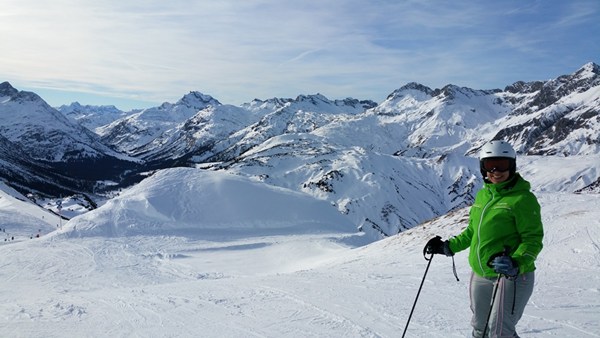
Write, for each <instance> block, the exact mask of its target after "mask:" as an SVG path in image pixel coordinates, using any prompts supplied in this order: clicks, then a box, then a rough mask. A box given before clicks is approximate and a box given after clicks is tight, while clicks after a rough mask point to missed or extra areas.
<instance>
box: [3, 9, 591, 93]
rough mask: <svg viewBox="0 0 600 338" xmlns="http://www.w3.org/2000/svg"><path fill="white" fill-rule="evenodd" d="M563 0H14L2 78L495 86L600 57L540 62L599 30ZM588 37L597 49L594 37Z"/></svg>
mask: <svg viewBox="0 0 600 338" xmlns="http://www.w3.org/2000/svg"><path fill="white" fill-rule="evenodd" d="M563 3H564V2H562V1H549V2H546V1H544V2H543V4H541V3H540V2H534V3H531V5H530V6H528V7H523V5H522V2H520V1H516V0H513V1H502V2H489V3H473V2H471V1H462V0H457V1H454V2H452V4H451V5H450V4H449V3H448V2H446V1H441V0H434V1H427V2H423V1H391V0H390V1H387V0H378V1H367V2H365V1H360V0H332V1H316V0H308V1H296V2H288V1H285V2H283V1H275V0H247V1H234V0H222V1H208V0H206V1H192V0H172V1H158V0H151V1H147V0H144V1H141V0H131V1H120V0H119V1H117V0H105V1H97V2H89V1H85V0H55V1H52V2H39V1H34V0H6V1H4V2H3V5H2V12H1V14H0V18H1V20H0V45H2V46H3V48H2V52H1V53H0V80H2V81H4V80H10V81H15V82H17V83H20V84H22V85H24V86H29V87H35V86H44V87H46V88H54V89H59V90H65V91H80V92H86V93H95V94H99V95H106V96H120V97H131V98H137V99H140V98H142V99H144V100H147V101H155V102H162V101H173V100H176V99H178V98H179V97H180V96H181V95H183V94H185V93H186V92H188V91H190V90H200V91H203V92H206V93H208V94H211V95H213V96H215V97H217V98H218V99H219V100H221V101H223V102H228V103H236V104H237V103H242V102H245V101H248V100H251V99H252V98H255V97H258V98H266V97H272V96H286V97H290V96H295V95H298V94H304V93H314V92H321V93H323V94H325V95H327V96H330V97H346V96H354V97H357V98H372V99H375V100H380V99H383V98H384V97H385V96H387V94H389V93H390V92H391V91H392V90H394V89H396V88H398V87H399V86H402V85H403V84H404V83H406V82H408V81H418V82H422V83H424V84H426V85H429V86H441V85H444V84H447V83H455V84H459V85H466V86H472V87H475V88H477V87H480V88H489V87H494V86H500V85H505V84H509V83H510V82H511V81H513V80H518V79H521V76H524V75H523V74H522V70H524V69H530V71H531V73H530V74H529V75H527V76H534V75H535V74H544V75H543V78H547V77H550V76H554V75H557V74H560V73H561V72H562V73H564V72H566V71H569V72H570V71H573V70H574V68H576V67H579V66H580V65H581V64H583V63H584V62H587V61H598V60H577V59H576V58H575V61H574V62H579V63H580V64H572V65H569V67H570V68H569V69H553V68H551V67H552V64H551V63H550V64H546V63H544V62H539V61H540V60H541V59H546V58H548V59H557V58H561V57H563V56H564V54H567V53H569V54H575V53H582V51H581V50H569V51H561V50H560V48H555V47H553V46H560V45H561V44H563V43H564V42H565V40H571V41H572V40H577V39H584V38H585V36H588V37H589V36H591V35H590V34H592V35H593V33H594V32H595V33H596V35H598V34H599V32H598V30H599V25H600V24H599V23H598V22H599V21H600V18H598V16H599V15H598V5H596V4H595V2H589V1H583V0H582V1H579V0H575V1H571V2H569V5H563ZM565 8H567V9H568V10H567V11H566V12H565V11H564V9H565ZM553 11H554V12H553ZM563 12H564V13H567V14H561V13H563ZM583 21H585V22H586V24H585V26H586V29H587V32H586V33H587V35H585V36H584V35H580V34H581V32H582V31H580V30H579V29H580V28H581V26H582V25H580V24H579V23H580V22H583ZM559 26H561V27H563V30H562V32H561V33H560V34H552V33H553V32H554V33H555V32H556V31H557V30H558V28H557V27H559ZM578 48H587V49H588V50H587V51H585V52H587V54H585V53H583V54H585V55H589V54H590V53H591V54H593V53H595V54H594V55H596V56H597V55H600V51H599V47H598V44H597V43H596V44H588V45H587V47H586V46H584V45H583V44H582V45H581V46H578ZM532 65H533V66H532ZM541 65H544V67H542V66H541ZM554 65H555V66H556V64H554ZM515 69H517V70H518V71H515ZM509 79H510V80H509Z"/></svg>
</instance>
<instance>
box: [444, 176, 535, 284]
mask: <svg viewBox="0 0 600 338" xmlns="http://www.w3.org/2000/svg"><path fill="white" fill-rule="evenodd" d="M530 189H531V185H530V184H529V182H527V181H526V180H525V179H523V178H522V177H521V176H520V175H519V174H518V173H517V174H515V176H514V177H513V178H512V179H511V180H509V181H506V182H502V183H498V184H492V183H488V182H486V183H484V186H483V188H482V189H481V190H479V192H477V195H476V196H475V203H474V204H473V206H472V207H471V209H470V212H469V225H468V226H467V228H466V229H465V230H464V231H463V232H462V233H461V234H460V235H458V236H456V237H453V238H451V239H449V240H448V241H449V244H450V250H452V252H455V253H456V252H459V251H462V250H465V249H466V248H470V250H469V265H471V268H472V269H473V271H474V272H475V273H476V274H478V275H480V276H482V277H496V276H497V275H498V274H497V273H496V272H495V271H494V269H493V268H491V267H489V266H488V261H489V260H490V257H492V256H494V255H496V254H500V253H502V252H504V251H505V249H506V250H508V254H509V255H510V257H511V258H512V259H513V260H514V261H515V262H517V265H518V267H519V273H520V274H522V273H526V272H531V271H533V270H535V263H534V262H535V259H536V257H537V255H538V254H539V253H540V251H541V250H542V239H543V237H544V229H543V226H542V218H541V215H540V205H539V203H538V201H537V198H536V197H535V196H534V195H533V193H532V192H531V190H530Z"/></svg>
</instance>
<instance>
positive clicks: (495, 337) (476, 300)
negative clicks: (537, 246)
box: [469, 272, 535, 338]
mask: <svg viewBox="0 0 600 338" xmlns="http://www.w3.org/2000/svg"><path fill="white" fill-rule="evenodd" d="M496 280H497V278H495V277H494V278H485V277H481V276H478V275H476V274H474V273H472V274H471V282H470V285H469V293H470V297H471V311H473V318H472V319H471V326H473V337H475V338H488V337H489V338H501V337H519V336H518V335H517V331H516V330H515V326H516V325H517V322H519V319H521V316H522V315H523V311H524V310H525V305H527V301H528V300H529V297H530V296H531V294H532V293H533V283H534V281H535V276H534V273H533V272H528V273H525V274H522V275H519V276H517V278H516V279H515V280H514V281H512V280H509V279H507V278H505V277H501V278H500V279H499V283H500V284H499V286H498V292H497V293H496V299H495V301H494V305H493V308H492V314H491V315H490V322H489V325H488V328H487V331H486V336H485V337H482V336H481V335H482V334H483V329H484V328H485V320H486V319H487V317H488V314H489V311H490V304H491V301H492V296H493V295H494V288H495V286H496ZM515 288H516V293H515Z"/></svg>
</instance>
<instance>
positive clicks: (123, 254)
mask: <svg viewBox="0 0 600 338" xmlns="http://www.w3.org/2000/svg"><path fill="white" fill-rule="evenodd" d="M543 164H544V165H552V163H551V162H544V163H543ZM554 169H556V170H560V168H558V167H557V168H554ZM540 170H541V169H540ZM550 172H551V171H550V170H548V171H547V172H546V171H543V170H541V171H540V172H538V174H540V175H535V173H533V172H530V173H529V174H530V175H532V176H542V175H541V174H546V175H550ZM538 182H545V183H544V184H545V187H546V188H550V187H551V186H552V185H553V184H554V183H553V181H552V180H547V181H545V180H543V179H542V180H541V181H538ZM150 183H151V184H150ZM536 187H537V185H536ZM5 189H6V188H5V187H3V188H2V190H5ZM537 194H538V197H539V199H540V203H541V205H542V216H543V221H544V225H545V239H544V250H543V251H542V253H541V254H540V256H539V259H538V271H537V279H536V288H535V291H534V295H533V297H532V299H531V300H530V303H529V305H528V307H527V308H526V311H525V316H524V318H523V320H522V321H521V323H520V325H519V327H518V329H519V332H520V334H521V335H522V336H524V337H534V338H539V337H563V338H575V337H577V338H581V337H600V325H599V322H598V318H599V315H600V298H599V297H598V294H599V292H600V289H599V287H598V286H599V285H600V260H599V259H598V257H599V255H600V242H599V240H598V239H599V238H600V221H599V220H600V211H599V210H600V196H599V195H597V194H587V195H584V194H581V195H578V194H571V193H556V192H539V191H538V192H537ZM252 199H256V200H260V201H261V205H260V206H257V205H256V203H252V202H249V200H252ZM21 203H22V202H21V201H18V200H15V199H13V198H8V197H5V195H2V198H0V209H1V210H2V215H3V217H2V218H0V221H1V222H2V223H3V225H2V227H5V226H7V225H8V224H15V227H17V225H18V226H19V227H22V228H23V229H22V230H20V232H19V231H16V230H17V229H15V232H14V233H15V234H19V233H22V235H24V236H27V234H28V233H29V231H28V230H29V229H27V228H26V227H27V226H28V224H30V223H32V222H35V223H36V224H37V223H38V222H39V220H40V219H41V218H40V216H41V215H46V214H45V213H44V211H43V210H42V209H39V208H35V209H30V208H29V207H28V206H26V204H21ZM323 203H324V202H321V201H316V200H314V199H311V198H310V197H308V196H307V195H304V194H301V193H297V192H291V191H290V190H287V189H281V188H273V187H269V186H267V185H264V184H257V183H256V182H254V181H252V180H248V179H246V178H241V177H237V176H234V175H231V174H226V173H220V172H203V171H200V170H194V169H173V170H167V171H164V172H161V173H159V174H158V175H156V176H154V177H151V178H148V179H147V180H146V181H145V182H143V183H142V184H140V185H138V186H136V187H134V188H132V189H129V190H128V191H125V192H124V193H123V194H122V195H121V196H120V197H119V198H116V199H114V200H112V201H111V202H110V203H107V204H105V205H104V206H103V207H101V208H99V209H98V210H96V211H93V212H90V213H88V214H86V215H84V216H80V217H78V218H75V219H73V220H71V221H70V222H69V223H68V224H66V225H64V226H63V228H62V229H60V230H56V231H54V232H52V233H50V234H44V235H43V236H42V238H39V239H32V240H30V239H28V238H20V239H19V240H15V241H10V242H7V243H3V244H1V245H0V266H1V267H2V269H0V279H1V280H2V285H3V287H2V288H0V318H1V320H0V332H2V335H3V336H7V337H84V336H85V337H99V336H101V337H198V336H202V337H398V336H400V335H401V333H402V331H403V329H404V326H405V324H406V320H407V318H408V314H409V312H410V308H411V306H412V304H413V301H414V297H415V295H416V291H417V288H418V286H419V283H420V281H421V278H422V277H423V272H424V269H425V266H426V262H425V260H424V259H423V256H422V247H423V245H424V244H425V242H426V241H427V239H429V238H430V237H432V236H434V235H441V236H443V237H444V238H447V237H449V236H451V235H455V234H457V233H458V232H460V230H461V229H462V228H463V227H464V226H465V220H466V215H467V209H460V210H457V211H455V212H453V213H452V214H449V215H446V216H443V217H441V218H439V219H437V220H434V221H432V222H430V223H426V224H423V225H421V226H418V227H415V228H413V229H411V230H408V231H405V232H403V233H401V234H399V235H396V236H392V237H390V238H387V239H384V240H381V241H378V242H375V243H372V244H369V245H366V246H365V245H364V244H365V241H364V236H361V235H359V234H358V233H356V232H355V231H354V230H353V229H350V230H348V228H347V226H348V225H351V224H350V223H349V222H347V220H346V219H344V216H342V215H339V214H337V213H331V212H329V211H328V210H330V209H329V208H323V205H324V204H323ZM266 206H267V207H266ZM268 206H270V207H268ZM7 210H8V211H10V212H6V211H7ZM286 216H287V217H286ZM318 222H321V223H322V224H321V226H319V227H317V226H316V223H318ZM307 224H315V226H309V227H307V226H306V225H307ZM128 225H130V227H128ZM169 225H170V226H169ZM50 226H52V224H50V222H49V224H48V227H50ZM111 227H112V229H113V230H115V229H118V230H119V231H100V230H101V229H103V230H106V229H108V228H111ZM323 229H325V230H323ZM456 264H457V268H458V274H459V277H460V278H461V280H460V282H457V281H456V280H455V279H454V277H453V275H452V265H451V260H450V259H448V258H446V257H439V256H436V257H435V258H434V260H433V262H432V264H431V267H430V270H429V274H428V275H427V278H426V282H425V284H424V287H423V291H422V293H421V296H420V298H419V302H418V304H417V307H416V310H415V314H414V315H413V318H412V321H411V323H410V326H409V329H408V333H407V337H465V336H468V334H469V304H468V292H467V284H468V279H469V268H468V266H467V255H466V252H461V253H458V254H457V255H456Z"/></svg>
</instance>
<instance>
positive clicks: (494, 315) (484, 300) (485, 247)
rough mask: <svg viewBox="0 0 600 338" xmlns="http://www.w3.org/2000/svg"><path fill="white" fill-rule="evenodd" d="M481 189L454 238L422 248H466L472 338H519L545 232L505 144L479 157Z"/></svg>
mask: <svg viewBox="0 0 600 338" xmlns="http://www.w3.org/2000/svg"><path fill="white" fill-rule="evenodd" d="M479 163H480V170H481V174H482V175H483V178H484V185H483V188H482V189H481V190H479V191H478V192H477V195H476V197H475V202H474V204H473V206H472V207H471V209H470V212H469V225H468V226H467V228H465V230H464V231H463V232H462V233H461V234H459V235H458V236H456V237H453V238H450V239H449V240H446V241H442V240H441V239H440V237H439V236H437V237H435V238H432V239H431V240H429V242H427V244H426V246H425V251H426V252H427V253H429V254H444V255H446V256H453V255H454V254H455V253H457V252H459V251H462V250H465V249H467V248H469V265H470V266H471V268H472V270H473V272H472V274H471V281H470V284H469V293H470V298H471V311H472V312H473V317H472V319H471V326H472V327H473V331H472V335H473V337H475V338H487V337H490V338H496V337H519V336H518V334H517V332H516V329H515V327H516V325H517V323H518V321H519V319H521V316H522V315H523V311H524V309H525V305H526V304H527V301H528V300H529V297H530V296H531V294H532V293H533V284H534V270H535V264H534V262H535V259H536V257H537V255H538V254H539V253H540V251H541V250H542V238H543V236H544V230H543V226H542V220H541V215H540V205H539V203H538V201H537V198H536V197H535V196H534V195H533V193H532V192H531V190H530V189H531V185H530V184H529V182H527V181H526V180H525V179H523V178H522V177H521V175H520V174H519V173H517V172H516V152H515V150H514V149H513V148H512V146H511V145H510V144H508V143H507V142H505V141H500V140H495V141H491V142H489V143H486V144H485V145H484V146H483V147H482V148H481V152H480V156H479Z"/></svg>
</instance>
